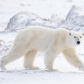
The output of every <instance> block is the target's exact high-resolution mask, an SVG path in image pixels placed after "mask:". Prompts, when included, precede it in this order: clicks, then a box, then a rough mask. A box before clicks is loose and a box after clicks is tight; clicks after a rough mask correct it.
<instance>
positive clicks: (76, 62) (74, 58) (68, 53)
mask: <svg viewBox="0 0 84 84" xmlns="http://www.w3.org/2000/svg"><path fill="white" fill-rule="evenodd" d="M63 55H64V56H65V58H66V60H67V61H68V62H69V63H70V64H71V65H73V66H74V67H76V68H79V69H80V70H83V71H84V63H83V62H82V61H81V60H80V59H79V57H78V55H77V53H76V50H75V48H68V49H66V50H64V51H63Z"/></svg>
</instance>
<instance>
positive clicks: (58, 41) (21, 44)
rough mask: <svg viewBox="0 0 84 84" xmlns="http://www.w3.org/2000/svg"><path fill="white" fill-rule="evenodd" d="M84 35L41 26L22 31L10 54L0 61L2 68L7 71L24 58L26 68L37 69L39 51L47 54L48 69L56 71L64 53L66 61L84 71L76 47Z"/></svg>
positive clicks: (45, 60)
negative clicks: (35, 64) (8, 67)
mask: <svg viewBox="0 0 84 84" xmlns="http://www.w3.org/2000/svg"><path fill="white" fill-rule="evenodd" d="M83 38H84V33H78V32H74V31H69V30H66V29H64V28H58V29H50V28H45V27H41V26H31V27H28V28H26V29H22V30H20V31H19V32H18V34H17V35H16V38H15V40H14V42H13V45H12V47H11V49H10V50H9V52H8V53H7V54H6V55H5V56H3V57H2V58H1V60H0V67H1V69H2V70H6V67H5V66H6V65H7V64H8V63H10V62H12V61H14V60H16V59H18V58H20V57H21V56H24V67H25V68H27V69H35V68H37V67H35V66H34V65H33V63H34V60H35V58H36V55H37V53H38V52H39V51H42V52H45V56H44V63H45V66H46V68H47V69H49V70H54V69H53V64H54V60H55V59H56V57H57V56H58V55H59V54H60V53H63V55H64V57H65V58H66V60H67V61H68V62H69V63H70V64H71V65H73V66H74V67H76V68H79V69H81V70H84V64H83V63H82V61H81V60H80V59H79V58H78V56H77V53H76V50H75V47H77V46H78V45H79V44H80V43H81V42H82V40H83Z"/></svg>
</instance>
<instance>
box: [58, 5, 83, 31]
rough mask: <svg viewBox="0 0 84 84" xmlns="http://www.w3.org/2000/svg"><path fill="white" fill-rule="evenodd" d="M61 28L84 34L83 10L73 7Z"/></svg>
mask: <svg viewBox="0 0 84 84" xmlns="http://www.w3.org/2000/svg"><path fill="white" fill-rule="evenodd" d="M59 27H64V28H66V29H69V30H74V31H80V32H82V31H83V32H84V11H83V10H82V9H81V8H78V7H76V6H73V7H72V8H71V10H70V12H69V13H68V15H67V17H66V20H64V21H63V22H61V24H60V25H59Z"/></svg>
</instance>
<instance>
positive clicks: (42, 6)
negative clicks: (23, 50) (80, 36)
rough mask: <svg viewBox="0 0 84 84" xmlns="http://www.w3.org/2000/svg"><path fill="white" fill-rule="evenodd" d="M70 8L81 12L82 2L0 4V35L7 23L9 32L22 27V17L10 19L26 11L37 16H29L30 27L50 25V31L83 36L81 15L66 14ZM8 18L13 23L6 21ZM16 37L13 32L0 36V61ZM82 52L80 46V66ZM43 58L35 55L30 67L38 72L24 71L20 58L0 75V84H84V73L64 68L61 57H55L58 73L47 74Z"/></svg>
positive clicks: (15, 0)
mask: <svg viewBox="0 0 84 84" xmlns="http://www.w3.org/2000/svg"><path fill="white" fill-rule="evenodd" d="M72 5H75V6H77V7H81V8H82V9H83V10H84V1H83V0H0V31H2V30H4V29H5V28H6V27H7V25H8V23H10V24H9V25H11V28H12V27H15V26H18V24H19V25H20V24H22V23H21V21H22V22H24V21H25V20H26V17H25V15H24V17H23V18H22V19H20V18H19V17H17V18H16V19H15V18H14V17H13V16H14V15H15V14H17V13H18V12H21V11H28V12H31V13H34V14H36V15H38V16H39V17H38V16H36V15H32V14H30V16H31V17H30V19H32V21H31V25H33V24H34V25H35V24H36V23H39V24H41V25H42V26H50V25H51V27H50V28H52V27H53V28H54V27H56V28H57V27H60V26H61V27H64V28H67V27H68V26H69V28H67V29H69V30H75V31H79V32H84V25H83V22H84V21H83V17H84V13H82V14H81V10H79V9H76V8H75V9H74V10H72V11H71V12H70V13H69V11H70V10H71V8H72ZM68 13H69V15H68V16H67V14H68ZM54 15H55V16H54ZM71 15H72V16H71ZM66 16H67V18H66ZM12 17H13V18H14V20H15V21H13V20H11V19H10V18H12ZM37 17H38V18H37ZM40 17H41V18H40ZM36 18H37V19H36ZM27 19H29V17H28V18H27ZM65 19H68V20H65ZM62 20H64V21H62ZM9 21H13V22H14V23H16V24H12V23H13V22H9ZM29 21H30V20H29ZM17 22H18V23H17ZM59 23H60V24H59ZM58 24H59V25H58ZM24 25H25V24H24ZM21 26H23V25H21ZM27 26H30V25H27ZM75 27H76V28H77V29H76V28H75ZM16 33H17V32H16V31H15V32H14V31H11V32H3V33H0V57H1V56H3V55H4V54H6V53H7V51H8V50H9V49H10V47H11V45H12V42H13V40H14V38H15V35H16ZM83 50H84V42H83V43H82V44H81V45H80V46H79V47H78V48H77V53H78V56H79V58H80V59H81V60H82V61H83V62H84V51H83ZM43 58H44V53H41V52H40V53H38V55H37V58H36V60H35V63H34V64H35V66H38V67H39V68H40V69H39V70H25V69H24V68H23V57H22V58H20V59H18V60H16V61H14V62H12V63H11V64H9V65H7V66H6V67H7V69H8V70H7V71H0V84H84V72H83V71H79V70H78V69H76V68H74V67H73V66H71V65H70V64H68V63H67V61H66V60H65V59H64V57H63V55H62V54H60V55H59V56H58V57H57V59H56V61H55V64H54V68H56V69H58V71H57V72H55V71H53V72H50V71H47V70H46V69H45V65H44V62H43Z"/></svg>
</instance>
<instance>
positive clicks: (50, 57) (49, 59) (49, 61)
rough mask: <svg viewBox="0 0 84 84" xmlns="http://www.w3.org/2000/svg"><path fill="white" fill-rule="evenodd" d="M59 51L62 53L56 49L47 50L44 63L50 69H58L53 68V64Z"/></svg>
mask: <svg viewBox="0 0 84 84" xmlns="http://www.w3.org/2000/svg"><path fill="white" fill-rule="evenodd" d="M56 50H57V49H56ZM59 53H60V52H59V51H55V50H53V49H50V50H47V51H46V53H45V57H44V64H45V66H46V68H47V69H48V70H50V71H56V69H53V64H54V61H55V59H56V57H57V56H58V55H59Z"/></svg>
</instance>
